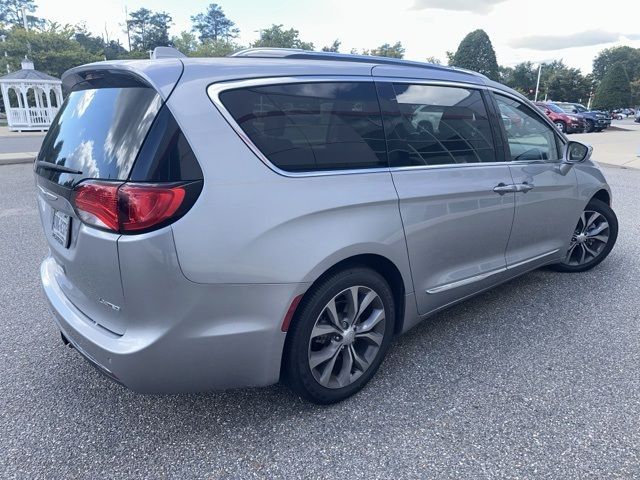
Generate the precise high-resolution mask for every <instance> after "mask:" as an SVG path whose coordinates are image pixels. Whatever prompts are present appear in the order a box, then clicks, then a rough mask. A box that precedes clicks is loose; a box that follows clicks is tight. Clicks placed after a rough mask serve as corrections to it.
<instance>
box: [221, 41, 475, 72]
mask: <svg viewBox="0 0 640 480" xmlns="http://www.w3.org/2000/svg"><path fill="white" fill-rule="evenodd" d="M229 56H230V57H252V58H292V59H299V60H332V61H337V62H357V63H377V64H382V65H402V66H405V67H416V68H429V69H434V70H444V71H451V70H455V71H457V72H461V73H467V74H469V75H474V76H479V77H482V76H483V75H481V74H479V73H477V72H473V71H471V70H465V69H463V68H456V67H445V66H442V65H436V64H434V63H426V62H414V61H412V60H403V59H400V58H390V57H376V56H373V55H353V54H347V53H335V52H314V51H311V50H302V49H299V48H246V49H244V50H240V51H238V52H235V53H232V54H231V55H229Z"/></svg>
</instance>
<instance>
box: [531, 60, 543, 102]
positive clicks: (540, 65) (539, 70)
mask: <svg viewBox="0 0 640 480" xmlns="http://www.w3.org/2000/svg"><path fill="white" fill-rule="evenodd" d="M541 74H542V63H540V64H539V65H538V81H537V82H536V96H535V98H534V99H533V101H534V102H537V101H538V92H539V91H540V75H541Z"/></svg>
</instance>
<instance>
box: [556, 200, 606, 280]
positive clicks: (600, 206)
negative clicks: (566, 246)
mask: <svg viewBox="0 0 640 480" xmlns="http://www.w3.org/2000/svg"><path fill="white" fill-rule="evenodd" d="M585 211H593V212H597V213H599V214H600V215H602V216H603V217H604V218H605V219H606V221H607V223H608V225H609V228H608V235H609V238H608V240H607V243H606V244H605V245H604V248H602V250H600V251H599V252H598V254H597V255H596V256H595V257H593V258H592V259H591V260H590V261H588V262H586V263H583V264H580V265H569V264H568V263H566V262H565V261H563V262H561V263H556V264H555V265H552V266H551V268H552V269H554V270H556V271H558V272H569V273H577V272H586V271H587V270H591V269H592V268H594V267H595V266H596V265H598V264H599V263H600V262H602V261H603V260H604V259H605V258H607V255H609V253H610V252H611V249H612V248H613V246H614V245H615V243H616V239H617V238H618V218H617V217H616V214H615V212H614V211H613V210H612V209H611V207H610V206H609V205H607V204H606V203H604V202H603V201H601V200H597V199H595V198H594V199H592V200H591V201H590V202H589V203H588V204H587V206H586V207H585ZM580 222H581V220H578V226H579V225H580ZM576 228H578V227H576Z"/></svg>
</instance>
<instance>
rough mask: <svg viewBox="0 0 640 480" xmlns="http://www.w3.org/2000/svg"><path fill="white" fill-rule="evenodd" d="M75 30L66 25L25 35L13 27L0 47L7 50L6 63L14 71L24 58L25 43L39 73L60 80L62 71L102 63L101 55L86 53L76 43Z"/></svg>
mask: <svg viewBox="0 0 640 480" xmlns="http://www.w3.org/2000/svg"><path fill="white" fill-rule="evenodd" d="M75 33H76V32H75V30H74V29H73V28H71V27H70V26H68V25H66V26H64V27H60V26H59V25H55V24H49V26H48V27H47V29H46V30H44V31H36V30H29V31H26V30H25V29H24V28H20V27H13V28H12V29H11V30H10V32H9V35H8V36H7V41H6V42H5V43H4V44H3V45H2V47H3V48H4V49H6V51H7V54H8V58H9V63H10V65H11V67H12V68H13V69H16V70H17V69H19V68H20V62H21V60H22V59H23V58H24V56H25V55H26V54H27V47H26V45H27V43H28V44H29V45H30V46H31V54H30V55H29V58H30V59H31V60H33V63H34V64H35V67H36V68H37V69H38V70H41V71H43V72H46V73H48V74H49V75H53V76H55V77H60V76H61V75H62V73H63V72H64V71H65V70H68V69H70V68H72V67H77V66H78V65H82V64H84V63H90V62H95V61H99V60H102V55H97V54H95V53H92V52H89V51H87V50H86V49H85V48H84V47H83V46H82V45H81V44H80V43H79V42H77V41H76V40H75Z"/></svg>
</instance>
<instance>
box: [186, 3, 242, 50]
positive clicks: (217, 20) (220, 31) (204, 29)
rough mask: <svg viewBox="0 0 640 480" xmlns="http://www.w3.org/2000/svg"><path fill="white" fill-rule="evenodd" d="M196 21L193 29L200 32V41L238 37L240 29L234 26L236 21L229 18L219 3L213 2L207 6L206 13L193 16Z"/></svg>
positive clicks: (192, 18) (193, 20) (192, 19)
mask: <svg viewBox="0 0 640 480" xmlns="http://www.w3.org/2000/svg"><path fill="white" fill-rule="evenodd" d="M191 21H192V22H193V23H194V25H193V30H194V31H196V32H198V34H199V37H200V41H201V42H203V43H204V42H205V41H207V40H214V41H216V40H227V41H228V40H229V39H231V38H236V37H237V36H238V35H239V33H240V30H238V29H237V28H233V27H234V26H235V23H233V22H232V21H231V20H229V19H228V18H227V16H226V15H225V14H224V12H223V11H222V7H220V5H218V4H217V3H212V4H210V5H209V6H208V7H207V11H206V12H205V13H199V14H197V15H194V16H193V17H191Z"/></svg>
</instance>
